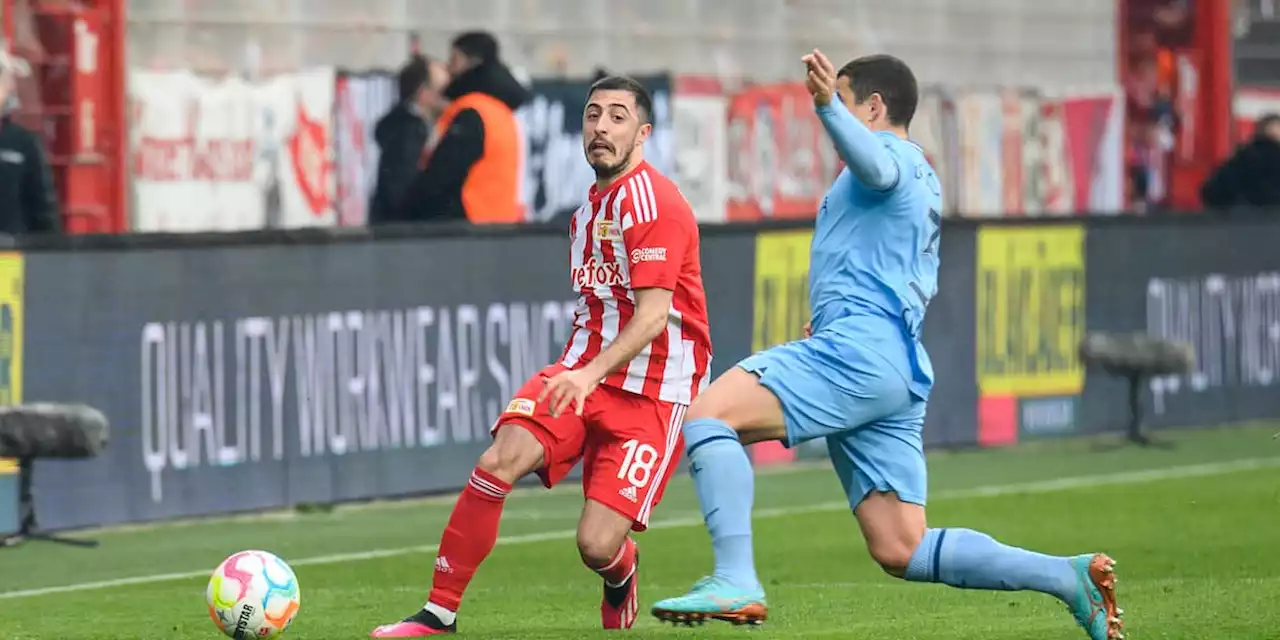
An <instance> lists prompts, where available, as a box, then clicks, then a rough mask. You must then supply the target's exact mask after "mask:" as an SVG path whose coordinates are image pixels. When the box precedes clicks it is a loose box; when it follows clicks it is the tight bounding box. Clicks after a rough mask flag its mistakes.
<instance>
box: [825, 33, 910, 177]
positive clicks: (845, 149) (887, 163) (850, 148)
mask: <svg viewBox="0 0 1280 640" xmlns="http://www.w3.org/2000/svg"><path fill="white" fill-rule="evenodd" d="M803 60H804V64H805V69H806V73H805V86H806V87H807V88H808V89H809V93H810V94H811V95H812V96H813V104H814V107H815V108H816V110H817V112H818V118H819V119H820V120H822V125H823V126H824V127H826V129H827V134H828V135H830V136H831V140H832V142H834V143H835V146H836V151H837V152H839V153H840V158H841V159H842V160H844V163H845V164H846V165H847V166H848V167H849V171H850V172H851V173H852V174H853V176H854V177H855V178H857V179H858V181H859V182H861V183H862V184H864V185H866V186H867V188H870V189H875V190H877V191H883V190H887V189H891V188H893V187H894V186H896V185H897V184H898V171H899V170H898V164H897V162H895V161H894V158H893V156H892V155H891V154H890V153H889V150H888V149H886V148H885V144H884V140H881V139H880V137H879V136H877V135H876V134H875V133H874V132H872V131H871V129H870V128H868V126H867V125H866V124H864V123H863V121H862V120H860V119H859V118H858V117H857V116H854V114H853V113H852V112H850V110H849V107H848V106H847V105H846V104H845V102H846V101H848V102H850V103H852V104H855V105H858V107H859V108H860V109H863V110H865V111H867V113H866V114H865V115H866V116H868V117H870V118H872V121H873V122H874V121H877V120H879V119H883V120H884V121H885V122H886V123H888V122H889V120H888V109H887V107H886V106H885V103H884V97H883V96H882V95H881V94H879V93H874V94H871V95H869V96H855V95H853V89H852V87H851V85H850V83H849V78H848V77H847V76H842V75H840V74H838V73H837V72H836V69H835V66H833V65H832V64H831V61H830V60H829V59H827V57H826V56H825V55H823V53H822V52H821V51H818V50H817V49H814V50H813V52H812V53H810V54H808V55H806V56H804V58H803Z"/></svg>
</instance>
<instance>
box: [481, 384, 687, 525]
mask: <svg viewBox="0 0 1280 640" xmlns="http://www.w3.org/2000/svg"><path fill="white" fill-rule="evenodd" d="M563 370H564V369H563V368H562V367H558V366H552V367H548V368H547V369H544V370H543V371H542V372H541V373H540V374H538V375H536V376H534V377H533V378H532V379H530V380H529V381H528V382H526V383H525V384H524V386H523V387H521V389H520V391H519V392H517V393H516V395H515V397H514V398H513V399H512V400H511V402H510V404H508V405H507V408H506V410H505V411H504V412H503V413H502V416H501V417H499V419H498V422H497V424H496V425H495V430H496V429H498V428H502V427H503V426H504V425H510V426H519V427H522V428H524V429H526V430H528V431H529V432H530V433H532V434H533V435H534V437H536V438H537V439H538V441H539V442H541V443H542V447H543V449H544V451H545V453H544V456H545V461H544V466H543V467H542V468H541V469H539V470H538V477H539V478H541V479H542V484H543V485H544V486H546V487H548V488H550V487H553V486H555V485H556V484H557V483H559V482H560V481H561V480H563V479H564V477H565V476H566V475H568V473H569V472H570V471H571V470H572V469H573V467H574V466H575V465H576V464H577V463H578V462H579V461H581V462H582V489H583V494H584V495H585V496H586V498H587V499H589V500H594V501H595V502H599V503H601V504H603V505H605V506H607V507H609V508H610V509H613V510H614V511H616V512H618V513H619V514H622V515H623V516H624V517H626V518H629V519H631V521H632V523H633V524H632V528H633V529H634V530H636V531H644V530H645V529H646V528H647V527H648V524H649V516H650V514H651V513H652V512H653V508H654V507H655V506H656V505H657V504H658V502H659V501H661V500H662V493H663V491H664V490H665V489H666V485H667V482H668V481H669V480H670V479H671V475H672V474H673V473H674V472H675V469H676V467H677V466H678V465H679V462H680V455H681V453H682V452H683V450H684V440H683V439H682V438H681V436H680V425H681V423H682V422H683V421H684V414H685V410H686V409H687V408H688V407H686V406H685V405H683V404H677V403H671V402H663V401H661V400H655V399H653V398H648V397H645V396H641V395H637V394H634V393H630V392H628V391H623V390H621V389H617V388H615V387H611V386H607V385H601V386H600V387H598V388H597V389H596V390H595V391H594V392H592V393H591V395H589V396H587V400H586V403H585V404H584V406H583V411H582V415H581V416H578V415H574V413H573V412H572V411H570V412H566V413H562V414H561V415H559V416H552V415H551V414H550V413H548V412H547V405H546V403H538V402H537V401H536V399H537V397H538V393H539V392H540V391H541V390H542V387H543V380H544V379H545V378H549V377H552V376H554V375H556V374H557V373H559V372H560V371H563Z"/></svg>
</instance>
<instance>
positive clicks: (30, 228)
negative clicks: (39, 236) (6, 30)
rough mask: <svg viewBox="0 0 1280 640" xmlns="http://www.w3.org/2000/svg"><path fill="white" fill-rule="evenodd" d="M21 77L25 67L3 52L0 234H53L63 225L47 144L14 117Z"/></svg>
mask: <svg viewBox="0 0 1280 640" xmlns="http://www.w3.org/2000/svg"><path fill="white" fill-rule="evenodd" d="M19 74H23V75H25V74H26V67H25V66H24V65H22V64H21V63H19V61H17V60H14V59H13V58H11V57H10V56H9V55H8V54H7V53H5V52H4V51H3V50H0V233H7V234H11V235H20V234H24V233H43V232H54V231H58V230H59V229H60V228H61V226H62V225H61V220H60V219H59V214H58V198H57V195H56V194H55V193H54V187H53V178H52V175H51V172H50V170H49V160H48V158H47V157H46V156H45V153H44V144H43V143H42V142H41V140H40V137H39V136H37V135H36V134H35V133H34V132H32V131H31V130H29V129H27V128H25V127H23V126H22V125H19V124H18V123H17V122H14V120H13V117H12V116H13V112H14V111H15V109H16V107H17V91H16V83H17V77H18V75H19Z"/></svg>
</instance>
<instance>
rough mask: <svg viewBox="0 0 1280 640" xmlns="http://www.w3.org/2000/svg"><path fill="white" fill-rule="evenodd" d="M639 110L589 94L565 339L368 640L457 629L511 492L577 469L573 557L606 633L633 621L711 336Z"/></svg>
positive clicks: (640, 101)
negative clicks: (406, 606)
mask: <svg viewBox="0 0 1280 640" xmlns="http://www.w3.org/2000/svg"><path fill="white" fill-rule="evenodd" d="M652 114H653V99H652V97H651V96H650V95H649V92H648V91H647V90H646V89H645V88H644V87H643V86H642V85H640V84H639V83H637V82H636V81H634V80H631V79H629V78H624V77H608V78H603V79H601V80H599V81H598V82H596V83H595V84H594V85H592V87H591V91H590V94H589V96H588V100H587V106H586V109H585V111H584V113H583V150H584V151H585V153H586V156H587V161H588V162H589V163H590V164H591V166H592V168H594V169H595V171H596V183H595V185H594V186H593V187H592V188H591V190H590V193H589V194H588V202H587V204H586V205H584V206H583V207H582V208H580V209H579V210H578V211H577V212H576V213H575V214H574V216H573V221H572V222H571V224H570V229H569V236H570V238H571V240H572V242H571V249H570V251H571V254H570V271H569V274H570V282H571V284H572V286H573V289H574V291H576V292H577V293H578V296H579V298H578V310H577V315H576V317H575V320H574V331H573V334H572V336H571V337H570V339H569V343H568V344H567V345H566V346H565V351H564V355H563V356H562V357H561V359H560V360H559V361H558V362H556V363H554V364H552V365H550V366H548V367H546V368H545V369H543V370H542V371H541V372H540V373H539V374H538V375H536V376H534V377H533V378H532V379H530V380H529V381H528V382H526V383H525V385H524V386H523V387H522V388H521V389H520V390H519V391H518V392H517V393H516V394H515V397H514V398H512V400H511V402H510V404H508V405H507V408H506V410H505V411H504V412H503V413H502V415H501V416H500V417H499V418H498V422H497V424H496V425H494V429H493V433H494V441H493V445H492V446H490V447H489V449H488V450H487V451H485V453H484V454H483V455H481V457H480V460H479V462H478V464H477V465H476V468H475V470H474V471H473V472H472V474H471V480H470V482H469V483H468V485H467V487H466V488H465V489H464V490H463V492H462V495H461V496H459V498H458V503H457V505H456V506H455V507H454V510H453V515H452V516H451V517H450V519H449V524H448V526H447V527H446V528H445V531H444V535H443V537H442V538H441V540H440V550H439V552H438V555H437V557H436V563H435V579H434V582H433V586H432V589H431V594H430V596H429V597H428V601H427V605H426V606H425V607H423V608H422V609H421V610H419V611H418V612H417V613H415V614H414V615H412V616H410V617H408V618H406V619H405V620H403V621H401V622H398V623H395V624H390V625H384V626H381V627H378V628H377V629H375V630H374V632H373V634H372V636H373V637H375V638H418V637H425V636H430V635H436V634H443V633H453V632H455V631H456V630H457V623H456V616H457V611H458V606H459V605H460V604H461V601H462V594H463V591H464V590H465V589H466V587H467V584H468V583H469V582H470V581H471V577H472V576H473V575H474V574H475V571H476V568H477V567H478V566H479V565H480V563H481V562H482V561H483V560H484V559H485V557H486V556H488V555H489V552H490V551H492V550H493V546H494V543H495V542H496V540H497V537H498V522H499V519H500V518H501V515H502V506H503V502H504V500H505V498H506V496H507V494H508V493H509V492H510V491H511V487H512V485H513V484H514V483H515V482H516V481H517V480H519V479H520V478H521V477H523V476H525V475H527V474H529V473H537V474H538V476H539V477H540V478H541V479H542V483H543V484H544V485H545V486H547V487H552V486H554V485H555V484H556V483H557V482H559V481H560V480H562V479H564V477H565V476H566V475H567V474H568V473H569V471H570V470H571V469H572V468H573V467H574V466H575V465H576V464H577V463H578V462H579V461H581V462H582V463H583V478H582V486H583V493H584V494H585V495H586V499H587V501H586V505H585V507H584V508H583V512H582V518H581V520H580V522H579V525H578V550H579V552H580V555H581V556H582V561H583V562H584V563H585V564H586V565H587V567H589V568H591V569H592V570H593V571H595V572H596V573H597V574H599V575H600V577H601V578H602V579H603V580H604V597H603V600H602V602H601V604H600V615H601V623H602V625H603V626H604V627H605V628H606V629H627V628H630V627H631V625H632V623H634V622H635V618H636V614H637V612H638V611H639V603H638V602H637V596H636V582H637V575H636V570H637V566H638V554H637V550H636V543H635V541H634V539H633V537H632V535H631V534H632V532H633V531H634V532H640V531H644V530H645V529H646V528H647V526H648V523H649V517H650V515H651V514H652V513H653V508H654V506H656V505H657V504H658V502H659V501H660V500H661V499H662V493H663V490H664V489H665V487H666V484H667V481H668V480H669V479H670V478H671V475H672V473H673V472H674V471H675V469H676V466H677V463H678V461H679V457H680V454H681V452H682V451H683V449H684V442H683V440H682V438H681V435H680V427H681V423H682V422H683V419H684V414H685V410H686V409H687V408H688V406H689V404H690V403H691V402H692V401H693V399H694V398H695V397H696V396H697V395H698V393H699V392H700V391H702V389H703V388H705V387H706V384H707V380H708V376H709V374H710V368H711V335H710V331H709V329H708V323H707V304H706V295H705V293H704V292H703V288H702V267H701V264H700V262H699V242H698V226H697V223H696V222H695V220H694V216H693V212H692V210H691V209H690V207H689V203H688V202H687V201H685V199H684V197H683V196H681V195H680V192H679V190H678V189H677V188H676V186H675V184H674V183H672V182H671V181H670V180H668V179H667V178H666V177H665V176H663V175H662V174H660V173H658V171H657V170H655V169H654V168H653V167H651V166H650V165H649V164H648V163H646V162H645V161H644V153H643V149H644V143H645V141H646V140H647V139H648V138H649V134H650V132H651V131H652V129H653V125H652V124H651V122H650V119H651V117H652Z"/></svg>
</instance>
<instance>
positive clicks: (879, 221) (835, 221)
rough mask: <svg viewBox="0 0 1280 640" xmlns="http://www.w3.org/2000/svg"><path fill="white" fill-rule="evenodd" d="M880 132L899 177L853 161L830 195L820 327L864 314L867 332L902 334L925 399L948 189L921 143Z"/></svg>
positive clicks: (815, 305) (824, 223)
mask: <svg viewBox="0 0 1280 640" xmlns="http://www.w3.org/2000/svg"><path fill="white" fill-rule="evenodd" d="M845 113H846V114H847V113H848V112H847V111H846V112H845ZM837 117H838V116H824V119H833V118H837ZM849 118H850V119H851V118H852V116H851V115H850V116H849ZM875 137H876V139H877V140H876V142H877V143H878V144H882V145H883V149H884V151H883V154H884V156H885V157H886V160H888V161H889V162H892V163H893V164H894V165H896V168H897V178H896V179H895V180H893V183H892V184H891V185H890V186H889V187H888V188H887V189H875V188H872V187H868V186H867V185H865V184H863V182H861V181H860V180H859V179H858V178H856V177H854V175H853V173H852V170H851V169H848V168H846V169H844V170H843V171H841V172H840V176H839V177H838V178H837V179H836V182H835V184H834V185H832V187H831V190H830V191H828V192H827V195H826V197H824V198H823V200H822V208H821V209H820V210H819V212H818V219H817V223H816V226H815V228H814V232H813V247H812V257H811V259H810V264H809V303H810V306H811V307H812V321H813V329H814V331H815V332H818V331H821V330H822V329H824V328H826V327H828V326H832V325H833V323H837V322H839V321H841V320H844V319H846V318H851V317H854V316H857V317H859V318H860V319H859V321H858V322H859V323H860V324H859V326H858V327H856V328H855V330H857V331H859V332H862V331H868V330H875V331H881V332H886V333H888V334H890V335H900V336H902V337H903V342H902V346H903V348H905V349H908V350H909V351H910V352H909V355H910V356H911V358H910V371H909V372H907V371H904V372H903V373H904V374H908V375H910V376H911V378H912V385H911V387H912V388H911V391H912V393H914V394H916V395H917V396H919V397H920V398H921V399H925V398H928V395H929V390H930V388H931V387H932V385H933V368H932V366H931V364H930V363H929V357H928V355H927V354H926V353H925V350H924V347H923V345H921V344H920V343H919V337H920V332H921V329H922V327H923V324H924V315H925V308H926V307H928V305H929V300H930V299H932V298H933V296H934V294H936V293H937V291H938V243H939V240H940V238H941V222H942V218H941V211H942V196H941V188H940V187H939V185H938V178H937V175H936V174H934V172H933V167H931V166H929V161H928V160H926V159H925V157H924V153H923V152H922V151H921V150H920V147H918V146H916V145H915V143H912V142H908V141H906V140H903V139H901V138H899V137H897V136H895V135H893V134H891V133H886V132H881V133H877V134H875ZM868 316H870V317H868ZM885 321H887V322H885ZM868 323H869V324H868Z"/></svg>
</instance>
